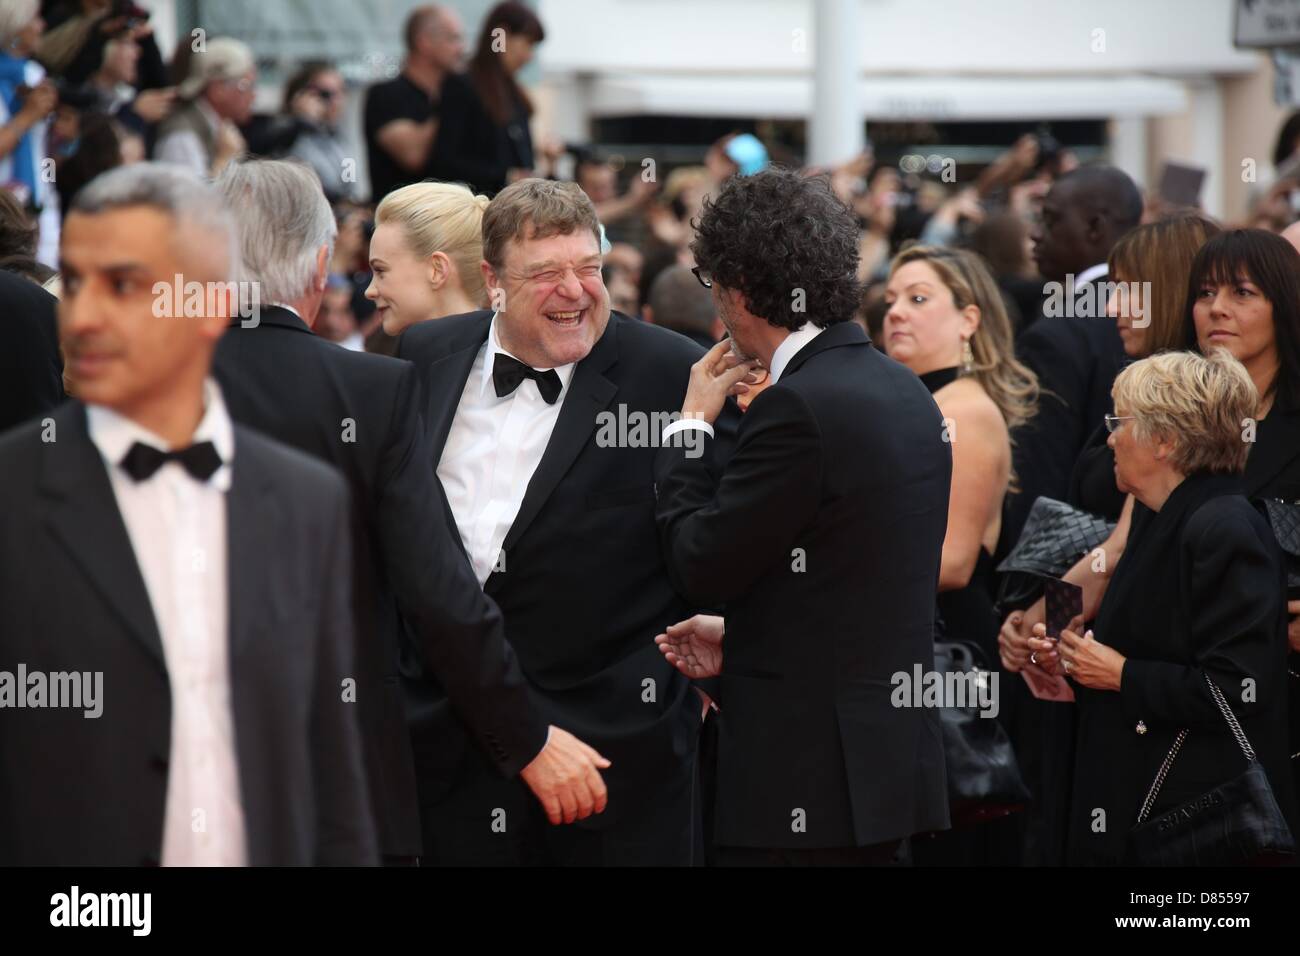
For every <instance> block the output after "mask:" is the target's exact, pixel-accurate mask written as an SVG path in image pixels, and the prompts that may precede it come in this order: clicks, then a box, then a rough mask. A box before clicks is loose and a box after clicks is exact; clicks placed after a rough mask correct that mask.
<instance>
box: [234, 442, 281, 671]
mask: <svg viewBox="0 0 1300 956" xmlns="http://www.w3.org/2000/svg"><path fill="white" fill-rule="evenodd" d="M274 481H275V476H274V475H273V474H272V473H271V471H270V470H269V469H267V468H266V467H265V464H264V462H263V461H262V459H261V457H260V455H258V454H257V450H256V449H255V448H250V447H249V444H248V442H247V441H245V440H244V437H243V430H242V429H241V428H239V427H238V426H236V428H235V455H234V461H233V462H232V463H231V481H230V491H229V492H228V493H227V494H226V567H227V572H226V589H227V600H228V607H229V612H228V624H229V633H230V653H231V660H232V662H233V661H234V658H235V654H236V652H238V651H239V649H240V647H241V646H243V645H245V644H247V643H248V641H249V638H250V637H252V635H254V634H255V633H258V632H260V631H262V630H264V629H266V628H267V627H268V626H270V627H274V626H275V622H276V620H277V619H278V616H279V612H280V610H281V604H280V602H279V600H278V595H277V593H276V589H275V587H274V583H275V580H276V576H277V573H278V571H279V569H277V567H276V562H275V560H274V557H273V556H274V555H276V554H283V553H285V551H284V541H283V537H282V531H281V524H282V522H283V515H282V514H281V512H280V507H279V505H278V504H277V503H276V498H277V489H276V488H275V487H274ZM280 493H283V491H282V490H281V492H280ZM231 672H232V673H234V668H233V666H232V670H231Z"/></svg>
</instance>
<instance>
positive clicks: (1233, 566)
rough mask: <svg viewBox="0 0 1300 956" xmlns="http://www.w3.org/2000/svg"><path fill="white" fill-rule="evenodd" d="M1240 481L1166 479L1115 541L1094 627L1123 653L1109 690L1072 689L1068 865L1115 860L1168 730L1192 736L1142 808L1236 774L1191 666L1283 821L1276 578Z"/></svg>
mask: <svg viewBox="0 0 1300 956" xmlns="http://www.w3.org/2000/svg"><path fill="white" fill-rule="evenodd" d="M1240 489H1241V483H1240V481H1239V480H1238V479H1237V478H1236V477H1235V476H1225V475H1197V476H1193V477H1190V478H1188V479H1186V480H1185V481H1184V482H1183V483H1182V484H1180V485H1179V486H1178V487H1177V488H1175V489H1174V491H1173V493H1172V494H1171V495H1170V496H1169V499H1168V500H1167V501H1166V502H1165V504H1164V507H1162V508H1161V509H1160V511H1159V512H1152V511H1151V510H1150V509H1148V508H1146V507H1144V506H1143V505H1142V504H1141V503H1138V504H1137V505H1135V510H1134V513H1133V527H1132V530H1131V531H1130V532H1129V538H1128V544H1127V546H1126V547H1125V550H1124V554H1123V556H1122V557H1121V558H1120V560H1119V563H1118V564H1117V565H1116V566H1115V576H1114V579H1113V580H1112V581H1111V583H1110V586H1109V587H1108V588H1107V589H1106V596H1105V598H1103V600H1102V604H1101V610H1100V611H1099V612H1098V615H1097V621H1096V623H1095V625H1094V626H1093V632H1094V634H1095V635H1096V638H1097V640H1098V641H1100V642H1102V643H1103V644H1108V645H1110V646H1111V647H1114V648H1115V649H1116V650H1117V651H1119V652H1120V653H1121V654H1123V655H1124V656H1125V657H1126V658H1128V660H1127V662H1126V663H1125V665H1124V674H1123V679H1122V687H1121V689H1120V691H1119V692H1118V693H1116V692H1115V691H1101V690H1089V689H1088V688H1085V687H1081V686H1079V685H1077V684H1076V685H1075V697H1076V700H1077V701H1078V705H1079V736H1078V748H1077V762H1076V766H1075V774H1074V796H1073V799H1072V801H1071V823H1070V839H1069V847H1070V858H1071V861H1072V862H1077V863H1103V864H1104V863H1114V862H1116V861H1118V860H1119V859H1120V858H1121V857H1122V854H1123V851H1124V839H1125V835H1126V833H1127V831H1128V830H1129V829H1130V828H1131V827H1132V826H1133V825H1134V824H1136V822H1137V815H1138V810H1139V809H1140V808H1141V806H1142V801H1143V800H1144V799H1145V797H1146V794H1147V791H1148V789H1149V788H1150V787H1151V783H1152V780H1154V778H1155V775H1156V771H1157V770H1158V769H1159V767H1160V763H1161V761H1162V760H1163V759H1164V757H1165V754H1166V753H1168V751H1169V747H1170V745H1171V744H1172V743H1173V740H1174V737H1175V736H1176V735H1177V733H1178V730H1179V729H1180V728H1182V727H1189V728H1190V729H1191V732H1190V733H1189V734H1188V737H1187V740H1186V742H1185V743H1184V744H1183V747H1182V750H1181V751H1180V752H1179V754H1178V757H1177V759H1176V760H1175V761H1174V766H1173V769H1172V770H1171V771H1170V773H1169V776H1168V778H1167V779H1166V780H1165V784H1164V787H1163V788H1162V790H1161V792H1160V797H1159V799H1158V800H1157V802H1156V805H1155V809H1154V811H1153V815H1158V814H1159V813H1160V812H1163V811H1164V810H1167V809H1171V808H1173V807H1175V806H1178V805H1179V804H1181V803H1184V802H1186V801H1188V800H1191V799H1194V798H1195V797H1198V796H1200V795H1201V794H1202V793H1204V792H1205V791H1206V790H1209V789H1210V788H1212V787H1214V786H1217V785H1218V784H1220V783H1223V782H1224V781H1226V780H1227V779H1229V778H1230V777H1233V776H1235V775H1237V774H1238V773H1240V772H1241V771H1242V770H1244V769H1245V767H1246V761H1245V757H1243V756H1242V753H1241V751H1240V749H1238V746H1237V744H1236V742H1235V741H1234V739H1233V737H1232V734H1231V732H1230V731H1229V729H1228V725H1227V723H1226V722H1225V721H1224V719H1223V716H1222V715H1221V714H1220V713H1219V710H1218V708H1217V707H1216V706H1215V704H1214V700H1213V698H1212V697H1211V696H1210V693H1209V691H1208V689H1207V688H1206V687H1205V684H1204V679H1203V677H1202V673H1206V674H1208V675H1209V676H1210V678H1211V679H1213V680H1214V682H1215V683H1216V684H1218V685H1219V688H1220V689H1221V690H1222V691H1223V694H1224V697H1225V698H1227V701H1228V703H1229V705H1230V706H1231V707H1232V709H1233V711H1234V712H1235V713H1236V714H1237V716H1238V718H1239V719H1240V721H1241V726H1242V729H1243V730H1244V731H1245V733H1246V737H1247V739H1249V741H1250V743H1251V746H1252V747H1253V748H1254V750H1255V753H1256V754H1257V755H1258V757H1259V759H1260V762H1261V763H1262V764H1263V767H1264V770H1265V772H1266V773H1267V774H1268V777H1269V782H1270V783H1271V784H1272V786H1273V789H1274V793H1275V795H1276V796H1277V798H1278V803H1279V804H1280V805H1281V807H1282V809H1283V812H1284V813H1286V814H1287V815H1288V816H1289V817H1290V819H1291V826H1292V828H1293V829H1294V828H1295V826H1296V818H1295V812H1294V793H1293V789H1292V781H1291V778H1290V773H1289V770H1288V767H1287V750H1286V737H1287V726H1286V720H1287V705H1286V690H1285V686H1284V681H1285V668H1284V660H1285V656H1286V647H1287V643H1286V605H1285V603H1284V601H1283V584H1284V581H1285V576H1284V572H1283V570H1282V564H1281V556H1280V554H1279V552H1278V548H1277V544H1276V542H1275V541H1274V540H1273V535H1272V532H1271V531H1270V529H1269V527H1268V522H1267V521H1266V520H1265V519H1264V518H1263V516H1262V515H1260V514H1259V513H1258V512H1257V511H1256V510H1255V508H1254V507H1253V506H1252V505H1251V504H1250V503H1249V502H1248V501H1247V500H1246V499H1245V498H1244V497H1242V495H1241V494H1240ZM1246 678H1250V679H1251V680H1252V681H1253V682H1254V697H1253V700H1243V696H1244V695H1243V681H1244V680H1245V679H1246ZM1139 721H1141V722H1142V724H1143V726H1144V727H1145V728H1146V732H1145V733H1139V732H1138V722H1139ZM1098 808H1100V809H1103V810H1105V812H1106V829H1105V832H1104V833H1099V832H1095V831H1094V830H1093V827H1092V824H1093V820H1094V816H1093V812H1094V810H1096V809H1098Z"/></svg>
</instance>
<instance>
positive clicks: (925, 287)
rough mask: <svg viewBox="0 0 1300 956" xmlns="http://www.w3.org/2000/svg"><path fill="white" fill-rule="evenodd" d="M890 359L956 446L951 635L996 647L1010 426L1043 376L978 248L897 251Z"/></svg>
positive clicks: (945, 595)
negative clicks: (920, 390)
mask: <svg viewBox="0 0 1300 956" xmlns="http://www.w3.org/2000/svg"><path fill="white" fill-rule="evenodd" d="M885 301H886V302H887V304H888V306H889V311H888V313H887V314H886V315H885V324H884V329H883V339H884V348H885V351H886V352H887V353H888V354H889V356H890V358H893V359H895V360H896V361H899V362H901V363H903V364H904V365H906V366H907V367H908V368H910V369H911V370H912V371H913V372H915V373H916V374H917V375H918V376H919V377H920V379H921V381H922V382H924V383H925V385H926V386H927V387H928V388H929V389H930V391H931V393H932V394H933V395H934V400H935V402H936V403H937V404H938V405H939V410H940V411H941V412H942V413H943V416H944V420H945V426H946V430H947V433H946V434H945V435H944V439H945V440H946V441H948V442H950V443H951V445H952V460H953V466H952V495H951V499H950V501H949V505H948V534H947V537H946V538H945V539H944V543H943V560H942V563H941V566H940V569H939V591H940V595H939V612H940V616H941V617H942V619H943V621H944V626H945V632H946V634H947V635H948V636H949V637H950V638H951V639H953V640H963V641H968V642H970V643H974V644H976V645H977V646H978V647H980V648H981V650H983V651H984V653H985V654H986V655H988V658H989V660H990V662H991V661H992V660H993V659H994V658H995V655H996V653H997V644H996V636H997V629H998V626H997V619H996V617H995V616H994V611H993V557H992V552H993V548H994V547H995V546H996V544H997V540H998V534H999V533H1000V531H1001V529H1002V500H1003V498H1004V497H1005V496H1006V494H1007V492H1008V490H1010V489H1011V487H1012V482H1013V475H1012V469H1011V430H1012V429H1014V428H1015V427H1016V426H1017V425H1020V424H1021V423H1023V422H1024V421H1025V420H1026V419H1028V418H1029V417H1031V416H1032V415H1033V414H1034V411H1035V408H1036V404H1037V399H1038V382H1037V379H1036V377H1035V376H1034V373H1033V372H1032V371H1030V370H1029V369H1028V368H1026V367H1025V366H1024V365H1022V364H1021V363H1020V362H1019V361H1017V360H1016V357H1015V350H1014V345H1013V339H1012V332H1011V322H1010V320H1009V319H1008V318H1007V313H1006V307H1005V306H1004V304H1003V301H1002V295H1001V292H1000V291H999V290H998V287H997V283H996V282H995V281H994V280H993V276H992V275H991V274H990V272H989V270H988V267H987V266H985V265H984V262H983V260H981V259H980V258H979V256H977V255H975V253H973V252H968V251H965V250H961V249H951V248H946V247H940V246H912V247H911V248H908V249H905V250H903V251H902V252H901V253H899V254H898V256H896V257H895V259H894V262H893V264H892V266H891V267H890V273H889V283H888V286H887V288H886V292H885Z"/></svg>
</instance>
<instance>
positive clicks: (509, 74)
mask: <svg viewBox="0 0 1300 956" xmlns="http://www.w3.org/2000/svg"><path fill="white" fill-rule="evenodd" d="M545 37H546V31H545V30H544V29H543V28H542V21H541V20H539V19H538V18H537V14H535V13H534V12H533V11H532V10H530V9H529V8H528V7H526V6H524V5H523V4H522V3H515V2H506V3H498V4H497V5H496V6H495V7H493V8H492V9H491V11H489V12H488V15H487V19H486V20H484V21H483V30H482V32H481V33H480V34H479V39H478V47H477V48H476V49H475V51H474V56H473V57H472V58H471V60H470V62H469V69H468V70H467V71H466V72H465V74H463V75H457V74H453V75H450V76H448V77H447V79H446V80H445V81H444V83H443V87H442V102H441V105H440V107H439V114H440V118H439V121H438V132H437V134H436V138H435V139H434V143H433V155H432V156H431V157H430V160H429V173H430V175H431V176H432V177H433V178H434V179H441V180H443V181H445V182H463V183H465V184H466V185H468V186H469V187H470V189H472V190H473V191H474V192H476V193H483V194H485V195H487V196H494V195H496V194H497V192H499V191H500V190H501V189H502V188H503V187H504V186H505V185H506V184H507V183H510V182H513V181H514V180H516V179H520V178H523V177H526V176H530V175H532V174H533V167H534V165H535V160H534V155H533V139H532V134H531V132H530V131H529V128H528V123H529V120H530V119H531V117H532V115H533V104H532V101H531V100H530V99H529V98H528V94H527V93H526V92H525V91H524V88H523V87H522V86H520V84H519V81H518V80H517V79H516V74H517V73H518V72H519V71H520V70H521V69H523V68H524V67H525V66H527V65H528V63H529V62H530V61H531V60H532V58H533V49H534V47H536V46H537V44H539V43H541V42H542V40H543V39H545Z"/></svg>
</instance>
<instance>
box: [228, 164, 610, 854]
mask: <svg viewBox="0 0 1300 956" xmlns="http://www.w3.org/2000/svg"><path fill="white" fill-rule="evenodd" d="M218 187H219V188H220V189H221V191H222V192H223V193H224V194H225V195H226V197H227V199H228V200H229V201H230V204H231V206H232V207H233V208H234V209H235V210H236V211H237V215H238V218H239V228H240V236H241V241H242V251H243V261H244V263H245V265H244V272H243V278H244V280H245V281H246V282H252V283H256V284H257V287H258V288H259V290H260V296H259V297H260V299H261V301H263V302H265V303H269V304H270V307H269V308H264V309H263V310H262V311H261V313H260V315H259V316H258V322H257V323H256V324H255V325H253V324H251V323H247V322H245V323H242V327H239V328H232V329H231V331H230V334H228V335H227V336H226V338H225V339H224V340H223V341H222V344H221V348H220V349H219V350H218V353H217V359H216V373H217V377H218V378H219V379H220V381H221V383H222V387H223V388H224V389H225V391H226V394H227V398H228V401H229V402H230V408H231V414H232V415H233V416H234V418H235V420H236V421H239V422H243V423H245V424H248V425H251V426H254V427H256V428H258V429H259V430H261V431H263V432H266V433H267V434H270V435H272V436H274V437H276V438H279V439H280V440H282V441H284V442H286V443H288V444H291V445H293V446H295V447H297V448H300V449H302V450H303V451H306V452H308V453H309V454H311V455H314V456H315V457H317V458H320V459H323V460H325V461H328V462H330V463H332V464H334V465H335V466H337V467H338V468H339V470H340V471H342V472H343V474H344V476H345V477H346V478H347V480H348V483H349V485H350V486H351V488H352V514H351V524H352V528H353V534H354V538H355V543H356V557H355V560H354V562H353V573H354V576H355V590H356V607H355V609H354V620H355V624H356V630H357V635H358V639H359V642H360V650H359V664H360V666H359V668H358V673H357V675H356V684H357V688H356V690H357V692H356V701H357V706H358V708H359V711H360V716H361V726H362V734H363V737H364V739H365V745H366V746H365V749H366V759H367V763H368V767H369V771H370V783H371V796H372V799H373V802H374V805H375V810H376V815H377V818H378V823H379V833H380V842H381V847H382V849H383V852H384V854H385V856H386V857H388V858H390V859H392V860H395V861H396V860H400V859H406V858H413V857H415V856H418V855H419V854H420V853H421V835H420V826H419V816H418V813H417V809H416V801H415V768H417V767H418V768H419V770H420V772H421V774H422V775H429V774H432V775H433V776H436V777H448V776H449V775H450V771H451V768H452V767H453V766H454V765H455V764H456V763H457V762H458V761H459V760H460V759H461V758H462V756H463V754H462V751H463V743H462V738H461V737H460V736H459V735H457V736H455V737H453V738H451V740H452V741H453V742H454V745H453V743H449V742H448V738H447V736H446V735H445V734H443V733H439V732H434V731H430V730H428V728H430V727H439V726H442V725H444V724H445V723H447V722H448V721H450V722H452V723H458V722H457V721H456V719H455V718H456V717H459V719H460V721H463V723H464V724H465V725H467V726H468V727H469V728H470V730H471V732H472V734H473V737H474V738H475V740H476V741H477V743H478V745H479V749H481V750H482V752H483V754H484V757H485V759H486V761H487V762H488V763H489V764H490V765H491V766H492V767H493V768H494V769H495V770H496V772H498V773H500V774H501V775H503V776H504V777H512V776H515V775H519V776H521V777H522V779H523V781H524V783H526V784H527V785H528V786H529V788H531V790H532V792H533V794H534V795H535V796H536V797H537V799H539V800H540V801H541V802H542V804H543V806H544V807H545V808H546V811H547V812H548V813H549V814H550V815H551V818H552V820H553V821H555V822H558V821H559V820H560V818H561V813H562V808H563V807H567V806H569V805H570V804H573V803H576V801H577V798H576V797H575V796H574V793H575V791H581V792H582V793H586V792H588V791H589V790H590V791H593V792H598V793H599V794H600V795H601V800H600V801H599V803H598V805H597V806H598V809H603V807H604V799H603V794H604V785H603V783H602V782H601V779H600V774H599V772H598V770H597V767H598V766H601V765H603V761H602V760H601V758H600V756H599V755H598V754H596V752H595V751H594V750H592V749H591V748H590V747H588V746H586V745H585V744H584V743H582V741H580V740H578V739H577V738H576V737H573V736H572V735H570V734H568V733H566V732H565V731H563V730H561V729H560V728H558V727H550V728H548V727H547V723H546V722H545V721H544V720H543V719H542V718H541V717H540V716H539V714H538V713H537V711H536V710H535V709H534V708H533V705H532V704H531V702H530V701H529V697H528V692H527V688H526V686H525V684H524V682H523V678H522V677H521V676H520V674H519V668H518V665H517V664H516V662H515V657H514V653H513V651H512V650H511V648H510V646H509V645H508V644H507V643H506V640H505V634H504V631H503V628H502V622H501V615H500V612H499V611H498V610H497V607H496V605H495V604H494V603H493V602H492V601H491V600H490V599H488V598H487V597H485V596H484V594H483V592H482V590H481V589H480V588H479V586H478V582H477V581H476V580H475V579H474V575H473V574H472V573H471V571H470V568H469V565H468V564H467V563H466V561H465V558H464V556H463V555H462V553H461V552H460V549H459V546H458V544H457V541H456V538H455V536H454V533H453V531H452V530H451V526H450V524H449V522H448V519H447V514H448V511H447V506H446V502H445V499H444V498H443V493H442V488H441V486H440V485H439V483H438V480H437V477H436V476H435V475H434V473H433V468H432V461H431V458H430V456H429V453H428V451H427V445H426V444H425V441H424V438H423V432H422V429H421V427H420V418H419V411H418V406H417V405H416V401H415V399H416V395H417V393H418V388H417V385H416V376H415V370H414V369H413V368H412V367H411V366H410V364H409V363H406V362H399V361H397V360H396V359H391V358H387V357H384V356H379V355H367V354H365V353H359V352H352V351H349V350H347V349H344V348H342V347H340V346H338V345H335V344H333V343H331V342H327V341H325V340H324V339H321V338H318V337H316V336H314V335H312V334H311V326H312V324H313V323H314V322H315V321H316V315H317V312H318V311H319V309H320V302H321V297H322V296H323V294H324V291H325V286H326V269H327V267H328V263H329V260H330V253H331V251H332V246H333V241H334V220H333V216H332V214H331V212H330V208H329V204H328V203H327V202H326V201H325V197H324V194H323V193H322V191H321V186H320V183H319V181H318V180H317V179H316V177H315V174H313V173H312V172H311V170H309V169H308V168H307V167H305V166H301V165H299V164H297V163H292V162H279V161H255V162H247V163H240V164H236V165H232V166H230V167H228V168H227V169H226V171H225V173H224V174H223V175H222V177H221V178H220V180H219V181H218ZM236 324H238V323H236ZM342 583H343V582H339V584H340V585H342ZM399 613H400V619H399ZM399 621H404V622H405V627H406V633H407V634H409V635H410V640H409V641H407V642H406V643H405V644H404V645H402V646H400V647H399V644H401V642H400V641H399V636H400V635H401V633H402V625H401V624H400V623H399ZM403 655H405V656H406V657H405V659H406V662H407V666H406V667H405V668H403V667H401V666H400V664H401V661H402V660H403V659H404V658H403ZM411 667H417V668H420V669H421V671H422V673H426V674H432V675H433V678H434V679H435V680H436V681H437V682H438V683H439V685H440V687H441V689H442V690H443V691H444V697H443V698H442V699H441V700H440V701H439V702H438V703H437V704H436V705H430V706H427V707H424V708H416V709H417V713H415V714H414V715H413V733H414V735H415V741H414V742H415V746H414V748H412V746H411V743H410V741H409V740H408V731H407V724H406V719H405V717H404V714H403V704H402V700H401V696H400V682H401V679H402V674H403V672H409V670H410V668H411ZM412 749H414V753H412ZM413 757H414V766H413V761H412V758H413ZM584 815H585V814H584ZM489 824H490V820H488V818H486V817H485V818H484V827H487V826H488V825H489Z"/></svg>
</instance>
